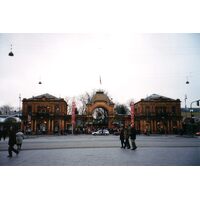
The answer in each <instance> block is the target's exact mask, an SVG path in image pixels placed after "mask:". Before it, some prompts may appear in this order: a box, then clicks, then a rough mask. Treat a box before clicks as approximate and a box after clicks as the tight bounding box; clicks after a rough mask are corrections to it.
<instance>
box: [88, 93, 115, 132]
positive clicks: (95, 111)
mask: <svg viewBox="0 0 200 200" xmlns="http://www.w3.org/2000/svg"><path fill="white" fill-rule="evenodd" d="M114 105H115V104H114V103H113V102H112V101H111V100H110V98H109V97H108V96H107V95H106V94H105V93H104V92H103V91H97V92H96V94H94V96H93V97H92V98H91V100H90V101H89V103H88V104H87V110H86V113H87V119H86V121H87V124H88V125H89V126H93V127H107V128H112V127H113V119H114Z"/></svg>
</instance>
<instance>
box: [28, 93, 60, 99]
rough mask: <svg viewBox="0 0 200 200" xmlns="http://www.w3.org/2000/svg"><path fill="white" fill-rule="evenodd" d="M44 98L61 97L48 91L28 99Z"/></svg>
mask: <svg viewBox="0 0 200 200" xmlns="http://www.w3.org/2000/svg"><path fill="white" fill-rule="evenodd" d="M42 98H46V99H57V100H58V99H59V98H57V97H55V96H53V95H51V94H48V93H46V94H41V95H38V96H34V97H32V98H29V99H28V100H33V99H42Z"/></svg>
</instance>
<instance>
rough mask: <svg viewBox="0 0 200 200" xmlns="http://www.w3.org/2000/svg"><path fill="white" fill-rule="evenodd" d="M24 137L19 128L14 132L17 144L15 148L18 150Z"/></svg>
mask: <svg viewBox="0 0 200 200" xmlns="http://www.w3.org/2000/svg"><path fill="white" fill-rule="evenodd" d="M23 139H24V134H23V133H22V132H21V131H20V130H19V131H18V132H17V133H16V144H17V150H18V151H20V150H21V148H22V142H23Z"/></svg>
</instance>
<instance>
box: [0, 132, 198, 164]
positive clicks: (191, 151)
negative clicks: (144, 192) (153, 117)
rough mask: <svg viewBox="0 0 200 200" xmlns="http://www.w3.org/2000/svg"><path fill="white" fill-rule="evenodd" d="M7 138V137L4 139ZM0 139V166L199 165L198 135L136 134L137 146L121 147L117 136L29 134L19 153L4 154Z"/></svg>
mask: <svg viewBox="0 0 200 200" xmlns="http://www.w3.org/2000/svg"><path fill="white" fill-rule="evenodd" d="M7 140H8V139H7ZM7 140H6V141H0V165H1V166H199V165H200V138H199V137H186V136H185V137H184V136H175V135H168V136H138V137H137V141H136V143H137V146H138V149H137V150H135V151H133V150H130V149H121V148H120V141H119V136H113V135H109V136H92V135H67V136H30V137H26V138H25V139H24V142H23V146H22V151H21V152H20V153H19V155H15V153H13V157H12V158H7V155H8V152H7V148H8V145H7V142H8V141H7Z"/></svg>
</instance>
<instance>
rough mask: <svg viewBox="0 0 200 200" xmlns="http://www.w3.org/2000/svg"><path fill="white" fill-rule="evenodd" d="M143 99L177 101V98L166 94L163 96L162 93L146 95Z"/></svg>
mask: <svg viewBox="0 0 200 200" xmlns="http://www.w3.org/2000/svg"><path fill="white" fill-rule="evenodd" d="M143 100H144V101H156V100H164V101H175V99H171V98H168V97H164V96H161V95H158V94H152V95H150V96H148V97H146V98H145V99H143Z"/></svg>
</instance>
